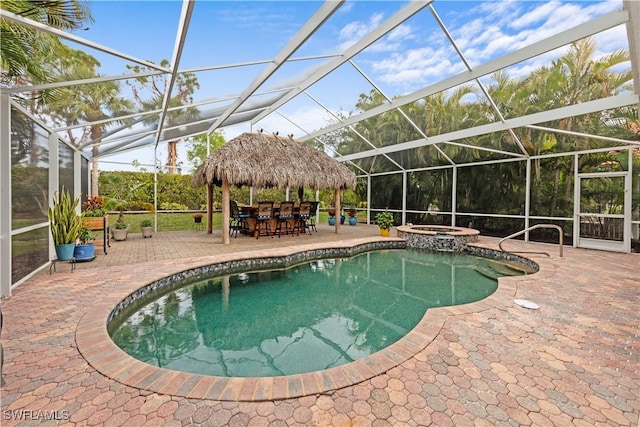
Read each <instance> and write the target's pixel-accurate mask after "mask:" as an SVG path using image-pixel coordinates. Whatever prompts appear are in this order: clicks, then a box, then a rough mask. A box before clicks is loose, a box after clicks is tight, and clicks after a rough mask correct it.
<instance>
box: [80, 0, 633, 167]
mask: <svg viewBox="0 0 640 427" xmlns="http://www.w3.org/2000/svg"><path fill="white" fill-rule="evenodd" d="M90 4H91V9H92V12H93V15H94V18H95V23H93V24H91V25H89V29H88V30H86V31H80V32H78V35H79V36H80V37H83V38H86V39H88V40H91V41H93V42H96V43H99V44H102V45H106V46H109V47H110V48H112V49H115V50H117V51H119V52H122V53H126V54H128V55H131V56H134V57H137V58H139V59H144V60H150V61H153V62H159V61H160V60H161V59H165V58H166V59H170V58H171V56H172V52H173V49H174V40H175V36H176V31H177V24H178V20H179V16H180V11H181V7H182V3H181V2H179V1H94V2H92V3H90ZM405 4H406V2H400V1H358V0H356V1H353V2H347V3H346V4H344V5H343V6H342V7H341V8H340V9H338V11H337V12H336V13H335V14H334V15H333V16H332V17H331V18H330V19H329V20H328V21H327V22H326V23H325V25H324V26H323V27H322V28H321V29H320V30H319V31H318V32H317V33H316V34H314V35H313V36H312V37H311V38H310V39H309V40H308V41H307V42H306V43H305V45H303V46H302V48H301V49H300V50H299V51H298V52H296V53H295V54H294V57H296V58H302V57H309V56H316V55H327V54H338V53H340V52H342V51H343V49H345V48H346V47H348V46H350V45H351V44H353V43H354V42H355V41H356V40H358V39H359V38H360V37H362V36H363V35H365V34H367V33H368V32H369V31H371V30H372V29H373V28H374V27H375V26H376V25H378V24H380V23H381V22H384V21H385V20H386V19H388V18H389V17H390V16H392V15H393V14H394V13H396V12H397V11H398V10H400V9H401V8H402V7H403V6H404V5H405ZM320 5H321V2H312V1H249V2H243V1H233V2H230V1H198V2H196V5H195V9H194V13H193V17H192V20H191V24H190V28H189V33H188V36H187V41H186V46H185V49H184V53H183V57H182V60H181V63H180V68H181V69H184V68H193V67H205V66H212V65H221V64H235V63H241V62H246V61H254V60H268V59H270V58H272V57H273V56H275V55H276V54H277V53H278V52H279V51H280V50H281V49H282V48H283V47H284V46H285V45H286V43H287V42H288V40H289V39H290V37H291V36H293V35H294V34H295V33H296V32H297V31H298V30H299V29H300V28H301V27H302V26H303V25H304V23H305V22H306V21H307V20H308V19H309V17H311V16H312V15H313V14H314V13H315V12H316V10H317V9H318V7H320ZM621 5H622V3H621V1H620V0H611V1H566V2H565V1H562V2H561V1H554V2H543V1H515V0H513V1H508V0H506V1H489V2H476V1H455V0H451V1H447V0H436V1H435V2H434V3H433V7H434V9H435V10H436V11H437V13H438V15H439V16H440V18H441V19H442V21H443V23H444V25H445V26H446V27H447V29H448V30H449V32H450V33H451V36H452V37H453V39H454V40H455V41H456V43H457V44H458V46H459V47H460V49H461V51H462V53H463V54H464V56H465V58H466V59H467V60H468V62H469V63H470V64H471V66H472V67H474V66H477V65H479V64H481V63H484V62H486V61H488V60H491V59H493V58H497V57H499V56H502V55H504V54H506V53H509V52H512V51H514V50H517V49H520V48H522V47H524V46H527V45H530V44H531V43H534V42H536V41H538V40H541V39H544V38H545V37H548V36H550V35H552V34H556V33H558V32H560V31H563V30H565V29H568V28H570V27H573V26H575V25H578V24H580V23H582V22H585V21H587V20H589V19H592V18H593V17H595V16H599V15H602V14H605V13H608V12H610V11H613V10H617V9H620V8H621ZM596 40H597V42H598V46H599V47H600V49H601V51H602V52H603V53H608V52H611V51H613V50H616V49H623V48H626V47H627V38H626V32H625V28H624V27H618V28H615V29H612V30H609V31H607V32H605V33H602V34H600V35H598V37H597V38H596ZM90 53H91V54H93V55H94V56H96V58H98V59H99V60H100V61H101V63H102V66H103V67H102V69H101V70H100V72H101V73H102V74H105V75H113V74H122V73H124V72H126V68H125V64H126V62H127V61H125V60H122V59H119V58H113V57H109V56H108V55H106V54H103V53H100V52H96V51H90ZM561 53H562V52H549V53H548V54H545V55H542V56H541V57H538V58H534V59H533V60H531V61H528V62H527V63H522V64H518V66H516V67H512V68H511V69H509V74H510V75H511V76H512V77H521V76H524V75H527V74H528V73H529V72H531V71H532V70H534V69H536V68H538V67H539V66H541V65H544V64H548V63H549V61H551V60H552V59H554V58H556V57H557V56H559V55H560V54H561ZM353 60H354V63H355V64H356V65H357V67H358V68H360V69H361V70H362V71H363V72H364V73H365V74H366V75H367V76H368V77H369V78H371V79H372V80H373V81H374V82H375V83H376V84H377V85H378V86H379V88H380V89H381V90H382V91H383V92H384V93H385V94H386V95H388V96H389V97H393V96H397V95H402V94H406V93H410V92H413V91H415V90H417V89H420V88H422V87H424V86H427V85H429V84H432V83H435V82H437V81H439V80H442V79H444V78H446V77H449V76H452V75H455V74H459V73H461V72H463V71H465V70H466V68H465V66H464V64H463V62H462V61H461V60H460V58H459V57H458V56H457V55H456V53H455V51H454V49H453V48H452V46H451V44H450V43H449V41H448V40H447V39H446V37H445V36H444V34H443V33H442V31H440V28H439V27H438V25H437V23H436V20H435V19H434V17H433V15H432V13H431V11H430V10H429V9H428V8H425V9H423V10H422V11H421V12H419V13H417V14H416V15H414V16H413V17H412V18H411V19H409V20H408V21H406V22H405V23H404V24H402V25H401V26H399V27H397V28H396V29H395V30H394V31H393V32H391V33H390V34H389V35H387V36H386V37H384V38H382V39H381V40H379V41H378V42H376V43H375V44H373V45H372V46H370V47H369V48H368V49H366V50H365V51H363V52H361V53H360V54H358V55H357V56H356V57H355V58H354V59H353ZM322 61H323V60H306V61H299V62H296V63H292V64H288V65H286V66H284V67H282V68H281V70H279V72H278V73H277V74H276V75H274V76H273V77H272V79H271V80H269V81H268V82H267V84H266V86H268V87H277V86H281V85H287V84H288V83H289V82H290V81H291V79H294V78H295V77H299V76H304V75H305V74H308V73H309V72H310V71H312V70H314V69H315V67H316V66H318V65H319V64H320V63H321V62H322ZM262 68H263V65H259V66H247V67H242V68H233V69H227V70H221V71H208V72H201V73H196V75H197V77H198V80H199V82H200V85H201V89H200V90H199V91H198V93H197V94H196V97H195V100H196V101H201V100H205V99H210V98H215V97H218V98H220V97H224V96H229V95H233V94H238V93H240V92H241V91H242V90H243V89H244V87H245V86H246V85H247V84H248V83H250V82H251V81H252V80H253V79H254V78H255V76H256V75H258V74H259V73H260V71H261V70H262ZM371 88H372V86H371V85H370V84H369V83H368V82H367V81H366V80H365V79H364V78H362V77H361V76H360V75H359V74H358V72H357V71H356V70H355V68H354V67H353V66H351V65H348V64H347V65H344V66H342V67H341V68H340V69H339V70H338V71H337V72H336V73H335V74H334V75H331V76H329V77H328V78H327V79H325V80H324V81H321V82H319V83H318V84H316V85H314V86H312V87H311V88H309V94H310V95H311V96H312V97H313V98H315V99H317V100H319V101H320V102H322V103H323V104H324V105H325V106H326V107H328V108H329V109H330V110H331V111H333V112H337V111H342V113H343V114H348V112H349V111H351V110H353V109H354V108H355V103H356V101H357V99H358V96H359V94H361V93H367V92H369V91H370V90H371ZM125 90H126V89H125ZM299 98H300V99H294V100H293V101H291V102H290V103H289V104H287V105H286V106H284V107H283V108H282V112H283V114H285V117H286V118H282V117H281V116H277V115H273V116H269V117H267V118H265V119H264V120H263V121H262V122H261V123H259V124H258V126H262V127H264V128H265V129H268V130H270V131H275V130H278V131H280V132H281V133H287V134H288V133H294V134H295V135H296V136H298V135H301V134H302V130H301V129H300V128H298V127H295V126H293V125H292V124H291V123H290V121H294V122H296V123H298V124H299V125H300V127H302V128H303V129H304V131H307V132H311V131H313V130H315V129H317V128H319V127H322V126H324V125H326V124H327V122H330V121H331V120H332V117H331V115H330V114H329V113H327V112H325V111H324V110H323V109H322V108H321V107H320V106H319V105H318V104H316V103H315V102H314V101H313V100H312V99H311V98H310V97H307V96H302V97H299ZM213 105H218V104H213ZM247 130H249V128H248V127H246V126H245V127H234V128H231V129H226V130H225V136H226V137H227V138H231V137H233V136H235V135H236V134H238V133H240V132H242V131H247ZM160 148H161V150H164V147H160ZM152 151H153V150H146V151H145V152H140V153H139V154H140V155H138V153H137V152H136V153H131V154H127V155H126V156H124V158H125V160H123V161H126V162H130V161H131V159H132V158H136V159H137V160H139V161H141V162H143V163H147V162H150V161H151V159H152ZM181 151H182V152H181V156H182V160H186V157H185V156H184V150H181ZM160 155H161V156H163V158H164V154H160ZM114 160H116V159H114ZM101 167H103V168H104V169H108V168H110V167H109V166H108V165H106V164H104V165H102V164H101ZM112 168H115V169H118V168H121V166H118V167H112Z"/></svg>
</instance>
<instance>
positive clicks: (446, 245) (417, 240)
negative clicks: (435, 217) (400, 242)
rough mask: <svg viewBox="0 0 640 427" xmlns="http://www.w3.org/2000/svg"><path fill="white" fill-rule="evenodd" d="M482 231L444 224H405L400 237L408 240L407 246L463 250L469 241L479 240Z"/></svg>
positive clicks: (399, 233) (401, 227)
mask: <svg viewBox="0 0 640 427" xmlns="http://www.w3.org/2000/svg"><path fill="white" fill-rule="evenodd" d="M479 234H480V232H479V231H478V230H474V229H473V228H463V227H450V226H443V225H403V226H400V227H398V237H400V238H402V239H404V240H405V241H406V242H407V248H411V249H422V250H428V251H444V252H462V251H464V250H465V249H466V248H467V245H468V244H469V243H473V242H477V241H478V235H479Z"/></svg>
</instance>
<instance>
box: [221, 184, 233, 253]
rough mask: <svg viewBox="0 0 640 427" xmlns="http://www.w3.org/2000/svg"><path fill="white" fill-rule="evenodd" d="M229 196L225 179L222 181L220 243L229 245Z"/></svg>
mask: <svg viewBox="0 0 640 427" xmlns="http://www.w3.org/2000/svg"><path fill="white" fill-rule="evenodd" d="M230 198H231V196H230V195H229V181H228V180H227V179H226V178H225V179H223V180H222V243H224V244H225V245H228V244H229V227H230V225H229V220H230V219H231V213H230V212H229V208H230V204H231V203H230Z"/></svg>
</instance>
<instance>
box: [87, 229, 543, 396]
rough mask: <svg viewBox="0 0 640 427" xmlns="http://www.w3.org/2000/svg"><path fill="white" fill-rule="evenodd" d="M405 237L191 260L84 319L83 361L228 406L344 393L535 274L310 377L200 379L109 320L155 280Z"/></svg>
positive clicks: (126, 379) (498, 303)
mask: <svg viewBox="0 0 640 427" xmlns="http://www.w3.org/2000/svg"><path fill="white" fill-rule="evenodd" d="M402 241H403V239H399V238H385V239H381V238H379V237H368V238H362V239H355V240H350V241H345V242H334V243H331V244H327V243H324V244H309V245H300V246H296V247H285V248H275V249H270V250H269V251H268V252H261V251H259V252H251V253H248V252H237V253H228V254H223V255H217V256H211V257H204V258H201V259H197V260H191V261H190V262H188V263H185V265H183V266H182V267H175V268H173V270H174V271H170V272H167V271H162V272H155V271H151V272H149V274H145V275H144V279H142V278H141V279H140V280H135V279H134V280H132V281H130V282H129V283H127V284H126V285H121V286H119V287H118V288H117V289H114V291H113V292H112V293H111V294H110V295H108V296H107V297H104V298H102V299H101V300H99V301H98V302H97V303H96V304H95V305H94V306H92V307H90V308H89V309H88V311H87V313H86V314H85V315H84V316H83V317H82V319H81V320H80V322H79V324H78V326H77V329H76V333H75V338H76V344H77V348H78V350H79V352H80V354H81V355H82V357H83V358H84V359H85V360H86V361H87V362H88V363H89V364H90V365H91V366H92V367H93V368H94V369H96V370H97V371H98V372H101V373H102V374H103V375H105V376H106V377H108V378H111V379H112V380H114V381H117V382H120V383H122V384H125V385H128V386H131V387H134V388H137V389H141V390H147V391H151V392H157V393H160V394H168V395H174V396H182V397H186V398H196V399H211V400H221V401H266V400H281V399H289V398H295V397H302V396H307V395H314V394H318V393H323V392H328V391H332V390H337V389H341V388H344V387H348V386H351V385H355V384H358V383H360V382H363V381H365V380H368V379H371V378H373V377H375V376H378V375H380V374H384V373H386V372H387V371H388V370H390V369H392V368H394V367H396V366H398V365H400V364H401V363H403V362H405V361H407V360H408V359H410V358H412V357H413V356H414V355H416V354H417V353H418V352H420V351H421V350H423V349H424V348H425V347H426V346H427V345H429V343H430V342H431V341H433V340H434V338H435V337H436V336H437V335H438V333H439V332H440V329H441V328H442V326H443V325H444V323H445V321H446V320H447V318H449V317H451V316H460V315H465V314H470V313H476V312H480V311H484V310H489V309H494V308H498V309H506V308H507V307H508V306H510V305H511V304H512V299H513V297H514V296H515V294H516V291H517V283H518V281H520V280H530V279H531V277H532V275H527V276H511V277H502V278H500V279H499V280H498V288H497V289H496V291H495V292H494V293H493V294H491V295H490V296H489V297H487V298H485V299H483V300H481V301H477V302H474V303H469V304H464V305H459V306H454V307H438V308H432V309H429V310H427V312H426V313H425V315H424V316H423V318H422V319H421V320H420V322H418V324H417V325H416V327H415V328H414V329H413V330H411V331H410V332H409V333H408V334H407V335H405V336H404V337H403V338H401V339H400V340H398V341H397V342H395V343H393V344H391V345H390V346H389V347H386V348H385V349H383V350H380V351H378V352H376V353H374V354H371V355H369V356H367V357H365V358H362V359H359V360H356V361H354V362H351V363H348V364H345V365H341V366H338V367H334V368H330V369H327V370H323V371H315V372H310V373H304V374H297V375H289V376H279V377H259V378H255V377H246V378H240V377H218V376H210V375H198V374H191V373H185V372H179V371H174V370H170V369H165V368H158V367H155V366H152V365H148V364H146V363H144V362H141V361H139V360H137V359H135V358H133V357H131V356H129V355H128V354H127V353H125V352H124V351H122V350H121V349H120V348H119V347H118V346H117V345H116V344H115V343H114V342H113V341H112V340H111V338H110V336H109V334H108V331H107V324H108V319H109V317H110V316H111V314H112V312H113V311H114V308H115V307H116V306H118V304H120V303H121V302H122V301H123V300H125V299H126V298H127V297H128V296H130V295H131V294H133V293H135V292H136V291H137V290H139V289H140V288H143V287H145V286H147V285H149V284H150V283H154V282H156V281H159V280H161V279H162V278H163V277H166V276H167V275H171V274H179V273H181V272H183V271H185V270H191V269H194V268H198V267H202V266H208V265H212V264H218V263H229V262H236V261H243V260H248V259H258V258H263V257H265V256H268V257H291V256H295V255H297V254H301V253H304V252H308V251H318V250H326V249H336V250H345V249H353V248H355V247H358V246H362V245H365V246H366V245H371V244H375V243H379V242H391V243H393V242H402ZM538 264H539V266H540V270H539V271H538V272H537V273H535V275H536V277H542V276H546V275H548V274H553V271H554V270H555V269H554V268H553V266H552V265H551V264H550V263H546V262H545V261H544V260H540V262H538Z"/></svg>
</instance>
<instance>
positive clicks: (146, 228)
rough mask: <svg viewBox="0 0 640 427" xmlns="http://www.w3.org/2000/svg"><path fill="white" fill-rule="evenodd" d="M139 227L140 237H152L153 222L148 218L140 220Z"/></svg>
mask: <svg viewBox="0 0 640 427" xmlns="http://www.w3.org/2000/svg"><path fill="white" fill-rule="evenodd" d="M140 228H141V229H142V237H143V238H145V239H146V238H147V237H153V222H152V221H151V220H150V219H143V220H142V221H140Z"/></svg>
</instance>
